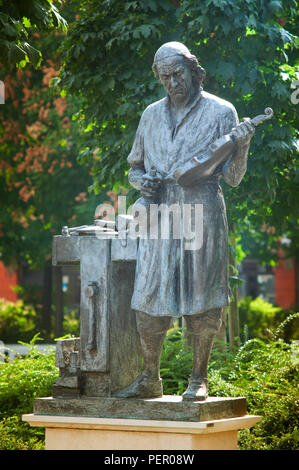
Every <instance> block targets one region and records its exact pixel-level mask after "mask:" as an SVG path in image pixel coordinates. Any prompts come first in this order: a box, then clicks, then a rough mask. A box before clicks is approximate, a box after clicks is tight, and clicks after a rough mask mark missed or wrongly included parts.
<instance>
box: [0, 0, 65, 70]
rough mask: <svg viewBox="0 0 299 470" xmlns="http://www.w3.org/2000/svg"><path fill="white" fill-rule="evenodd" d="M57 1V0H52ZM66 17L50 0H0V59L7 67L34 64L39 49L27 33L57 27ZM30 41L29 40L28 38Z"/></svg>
mask: <svg viewBox="0 0 299 470" xmlns="http://www.w3.org/2000/svg"><path fill="white" fill-rule="evenodd" d="M56 3H58V4H61V0H58V1H57V0H56ZM66 24H67V23H66V21H65V19H64V18H62V16H61V15H60V14H59V11H58V9H57V7H56V6H55V5H54V4H53V3H52V2H51V1H50V0H22V1H19V0H9V1H7V0H0V63H1V65H2V66H3V67H5V68H6V69H7V70H11V69H12V68H13V67H14V66H19V67H24V66H25V65H26V64H27V63H31V64H32V65H33V66H35V67H37V66H38V65H39V64H40V61H41V52H40V50H39V49H36V48H35V47H34V46H33V45H32V44H30V42H31V38H30V36H31V34H32V33H33V32H36V31H45V30H49V29H53V28H57V27H62V28H65V27H66ZM29 41H30V42H29Z"/></svg>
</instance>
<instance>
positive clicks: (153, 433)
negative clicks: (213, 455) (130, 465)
mask: <svg viewBox="0 0 299 470" xmlns="http://www.w3.org/2000/svg"><path fill="white" fill-rule="evenodd" d="M22 419H23V421H26V422H28V423H29V424H30V425H31V426H42V427H45V429H46V449H47V450H236V449H237V439H238V430H239V429H242V428H248V427H251V426H253V425H254V424H255V423H257V422H258V421H259V420H260V417H259V416H252V415H245V416H241V417H237V418H226V419H218V420H209V421H198V422H186V421H166V420H165V421H156V420H141V419H110V418H90V417H73V416H46V415H34V414H27V415H23V418H22Z"/></svg>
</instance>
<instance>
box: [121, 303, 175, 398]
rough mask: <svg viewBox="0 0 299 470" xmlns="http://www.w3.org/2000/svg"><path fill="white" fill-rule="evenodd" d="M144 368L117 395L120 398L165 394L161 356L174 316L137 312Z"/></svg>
mask: <svg viewBox="0 0 299 470" xmlns="http://www.w3.org/2000/svg"><path fill="white" fill-rule="evenodd" d="M136 320H137V329H138V332H139V336H140V343H141V350H142V354H143V359H144V368H143V372H142V374H140V375H139V376H138V377H137V378H136V380H134V382H133V383H132V384H131V385H129V386H128V387H126V388H124V389H123V390H121V391H120V392H118V393H116V394H115V396H117V397H120V398H157V397H161V396H162V395H163V387H162V380H161V378H160V356H161V352H162V346H163V341H164V339H165V336H166V333H167V330H168V329H169V328H170V327H171V324H172V317H169V316H163V317H154V316H151V315H147V314H145V313H143V312H137V313H136Z"/></svg>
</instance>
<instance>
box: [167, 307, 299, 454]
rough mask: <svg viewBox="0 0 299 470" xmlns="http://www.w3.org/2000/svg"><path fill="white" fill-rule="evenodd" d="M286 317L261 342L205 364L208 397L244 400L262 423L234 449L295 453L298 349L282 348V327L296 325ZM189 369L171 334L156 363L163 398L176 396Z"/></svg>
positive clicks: (176, 335)
mask: <svg viewBox="0 0 299 470" xmlns="http://www.w3.org/2000/svg"><path fill="white" fill-rule="evenodd" d="M298 317H299V314H294V315H291V316H290V317H289V318H288V319H287V320H285V322H284V323H283V324H282V325H280V326H279V327H278V328H277V329H276V331H274V332H272V334H270V335H269V338H266V339H264V340H262V339H259V338H255V339H251V340H248V341H246V342H245V344H243V345H242V346H241V347H240V348H239V349H236V350H235V351H231V349H230V348H229V347H228V346H225V345H222V348H220V347H219V348H214V349H213V351H212V355H211V360H210V363H209V383H210V390H209V393H210V395H211V396H244V397H246V399H247V411H248V413H249V414H255V415H261V416H262V420H261V422H260V423H258V424H257V425H256V426H254V427H253V428H251V429H249V430H248V429H247V430H241V431H240V433H239V448H240V449H247V450H272V449H285V450H290V449H291V450H295V449H297V448H298V429H299V413H298V412H299V409H298V408H299V407H298V405H299V396H298V388H297V386H298V379H299V346H298V343H296V342H294V343H293V344H291V343H286V342H285V341H284V340H283V339H282V338H280V337H279V335H283V326H287V325H288V324H289V323H290V322H291V321H296V320H297V319H298ZM191 368H192V357H191V351H190V349H189V348H188V346H186V345H185V344H183V343H182V333H181V332H180V331H177V332H172V334H171V336H170V337H168V338H167V340H166V342H165V347H164V351H163V354H162V357H161V375H162V377H163V383H164V393H165V394H181V393H182V392H183V391H184V389H185V388H186V386H187V383H188V377H189V375H190V372H191Z"/></svg>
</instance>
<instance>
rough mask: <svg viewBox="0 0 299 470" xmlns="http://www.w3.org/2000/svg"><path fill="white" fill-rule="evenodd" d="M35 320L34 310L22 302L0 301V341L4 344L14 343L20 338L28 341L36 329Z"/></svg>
mask: <svg viewBox="0 0 299 470" xmlns="http://www.w3.org/2000/svg"><path fill="white" fill-rule="evenodd" d="M35 320H36V312H35V310H34V309H33V308H32V307H30V306H26V305H25V304H24V302H23V300H18V301H17V302H9V301H7V300H4V299H0V340H1V341H3V342H4V343H16V342H17V341H18V340H19V339H20V338H22V339H23V341H29V340H30V339H31V338H32V336H33V334H34V330H35V328H36V325H35Z"/></svg>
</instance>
